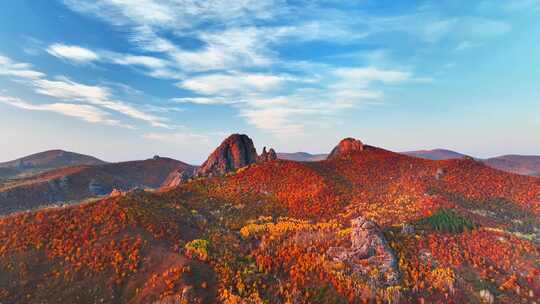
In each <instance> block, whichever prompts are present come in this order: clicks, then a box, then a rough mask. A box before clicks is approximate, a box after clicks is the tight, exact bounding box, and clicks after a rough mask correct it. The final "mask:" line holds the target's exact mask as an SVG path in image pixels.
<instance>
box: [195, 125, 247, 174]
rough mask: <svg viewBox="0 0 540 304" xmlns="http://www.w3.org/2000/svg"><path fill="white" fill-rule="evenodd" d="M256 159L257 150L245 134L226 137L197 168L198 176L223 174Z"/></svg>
mask: <svg viewBox="0 0 540 304" xmlns="http://www.w3.org/2000/svg"><path fill="white" fill-rule="evenodd" d="M256 161H257V151H256V150H255V146H254V145H253V141H252V140H251V138H249V137H248V136H247V135H244V134H233V135H231V136H229V137H227V138H226V139H225V140H224V141H223V142H222V143H221V145H219V147H217V148H216V150H214V152H212V154H210V156H209V157H208V159H207V160H206V161H205V162H204V163H203V164H202V165H201V167H199V168H198V169H197V175H198V176H214V175H223V174H225V173H227V172H231V171H235V170H236V169H238V168H242V167H245V166H247V165H250V164H253V163H255V162H256Z"/></svg>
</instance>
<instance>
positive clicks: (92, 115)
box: [0, 0, 540, 164]
mask: <svg viewBox="0 0 540 304" xmlns="http://www.w3.org/2000/svg"><path fill="white" fill-rule="evenodd" d="M538 16H540V0H512V1H460V0H452V1H444V0H443V1H390V0H388V1H386V0H379V1H375V0H360V1H334V0H328V1H302V0H298V1H281V0H253V1H252V0H208V1H195V0H160V1H158V0H139V1H129V0H96V1H86V0H59V1H53V0H51V1H32V0H16V1H15V0H8V1H0V130H2V132H0V142H2V149H0V161H7V160H11V159H14V158H17V157H21V156H23V155H26V154H30V153H35V152H39V151H43V150H47V149H56V148H60V149H65V150H70V151H76V152H80V153H85V154H91V155H94V156H96V157H99V158H102V159H104V160H107V161H121V160H133V159H145V158H150V157H152V156H153V155H161V156H168V157H173V158H176V159H179V160H183V161H186V162H189V163H192V164H199V163H201V162H202V161H203V160H204V159H205V158H206V157H207V155H208V154H209V153H210V152H211V151H212V150H213V148H215V147H216V146H217V145H218V144H219V143H220V142H221V141H222V140H223V139H224V138H225V137H226V136H227V135H228V134H231V133H245V134H248V135H249V136H250V137H251V138H253V140H254V142H255V144H256V147H257V149H258V151H261V149H262V147H263V146H269V147H274V148H275V149H276V150H277V151H282V152H296V151H305V152H311V153H327V152H328V151H330V150H331V149H332V147H333V146H335V145H336V143H337V142H338V141H339V140H340V139H341V138H344V137H355V138H359V139H361V140H362V141H363V142H364V143H367V144H370V145H375V146H380V147H383V148H386V149H390V150H394V151H407V150H417V149H431V148H447V149H453V150H456V151H459V152H462V153H467V154H469V155H473V156H476V157H490V156H495V155H501V154H511V153H514V154H540V135H539V134H540V21H539V20H540V19H538Z"/></svg>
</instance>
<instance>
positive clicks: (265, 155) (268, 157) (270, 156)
mask: <svg viewBox="0 0 540 304" xmlns="http://www.w3.org/2000/svg"><path fill="white" fill-rule="evenodd" d="M276 159H277V154H276V151H274V149H272V148H270V150H268V152H267V151H266V147H264V148H263V151H262V153H261V155H259V157H258V158H257V162H259V163H264V162H267V161H273V160H276Z"/></svg>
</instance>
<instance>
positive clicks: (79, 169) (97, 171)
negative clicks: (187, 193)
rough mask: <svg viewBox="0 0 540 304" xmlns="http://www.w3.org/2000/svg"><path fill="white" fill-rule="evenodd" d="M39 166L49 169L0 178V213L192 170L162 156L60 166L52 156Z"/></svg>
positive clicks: (154, 184) (153, 183)
mask: <svg viewBox="0 0 540 304" xmlns="http://www.w3.org/2000/svg"><path fill="white" fill-rule="evenodd" d="M52 159H53V161H52V162H46V161H42V164H43V165H42V166H41V167H40V168H52V167H53V166H55V165H61V167H60V168H57V169H52V170H49V171H45V172H42V173H38V174H35V175H30V176H26V177H22V178H16V179H7V180H3V181H2V180H0V215H1V214H7V213H12V212H15V211H21V210H28V209H33V208H36V207H39V206H45V205H51V204H58V203H69V202H76V201H79V200H82V199H86V198H91V197H99V196H103V195H108V194H109V193H111V192H112V191H113V190H115V189H116V190H118V191H128V190H132V189H134V188H159V187H160V186H161V185H162V184H163V183H164V182H165V181H166V179H167V178H168V177H169V175H170V174H171V173H173V172H176V171H178V170H180V171H186V172H190V173H192V172H193V171H194V170H195V167H194V166H191V165H188V164H186V163H183V162H180V161H177V160H174V159H170V158H164V157H158V156H156V157H154V158H152V159H147V160H141V161H128V162H119V163H104V162H97V163H96V164H95V165H75V166H71V167H64V166H63V165H64V164H65V162H62V161H57V160H56V159H55V158H52ZM83 160H84V159H83Z"/></svg>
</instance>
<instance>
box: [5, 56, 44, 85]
mask: <svg viewBox="0 0 540 304" xmlns="http://www.w3.org/2000/svg"><path fill="white" fill-rule="evenodd" d="M0 75H4V76H12V77H16V78H26V79H38V78H41V77H43V76H45V74H43V73H41V72H39V71H36V70H34V69H33V68H32V65H30V64H28V63H19V62H14V61H12V60H11V59H10V58H8V57H5V56H2V55H0Z"/></svg>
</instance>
